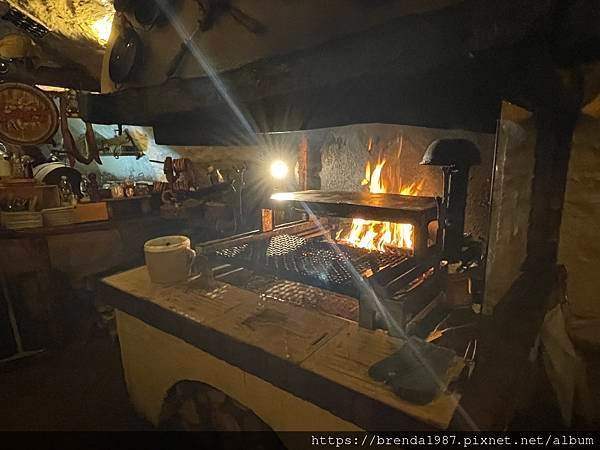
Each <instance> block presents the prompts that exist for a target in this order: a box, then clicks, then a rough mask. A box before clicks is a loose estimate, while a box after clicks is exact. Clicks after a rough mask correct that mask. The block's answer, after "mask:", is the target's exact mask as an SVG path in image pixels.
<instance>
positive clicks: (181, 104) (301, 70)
mask: <svg viewBox="0 0 600 450" xmlns="http://www.w3.org/2000/svg"><path fill="white" fill-rule="evenodd" d="M553 3H554V2H553V1H551V0H504V1H502V2H498V1H496V0H470V1H465V2H463V3H460V4H459V5H457V6H454V7H449V8H446V9H444V10H441V11H436V12H433V13H428V14H422V15H414V16H406V17H402V18H399V19H396V20H393V21H391V22H389V23H387V24H384V25H381V26H378V27H376V28H374V29H371V30H369V31H367V32H362V33H358V34H354V35H351V36H347V37H344V38H342V39H338V40H335V41H330V42H327V43H325V44H323V45H321V46H318V47H315V48H311V49H308V50H303V51H299V52H295V53H292V54H288V55H285V56H280V57H273V58H268V59H264V60H260V61H257V62H255V63H251V64H248V65H246V66H243V67H241V68H239V69H236V70H231V71H228V72H224V73H222V74H220V75H219V76H220V78H221V80H222V81H223V83H224V85H225V86H226V88H227V90H228V92H229V93H230V94H231V95H232V97H233V98H234V99H235V101H236V102H238V103H239V104H241V105H250V104H252V103H256V102H261V101H264V100H265V99H269V98H272V99H274V98H277V97H286V96H288V95H290V93H302V92H304V93H308V92H317V91H319V90H323V89H328V88H329V89H335V88H336V86H338V85H340V84H343V83H346V82H352V81H353V80H359V79H363V80H364V79H372V80H378V79H382V78H387V79H396V80H397V83H402V80H403V79H414V78H415V77H419V76H421V75H423V74H427V73H430V72H432V71H433V70H435V69H436V68H440V67H444V66H449V65H452V64H453V63H457V62H459V61H464V60H465V59H469V58H471V59H475V58H477V56H478V55H479V54H480V53H483V52H487V51H490V49H493V48H503V47H509V46H511V45H514V44H516V43H517V42H519V41H521V40H522V39H524V38H525V37H526V36H528V35H529V34H535V33H537V32H541V30H540V28H543V27H545V26H546V25H547V23H546V21H545V20H544V19H545V18H547V17H548V16H549V15H550V12H551V10H552V5H553ZM79 105H80V110H81V113H82V115H83V116H84V118H85V119H86V120H88V121H92V122H95V123H106V124H109V123H114V122H122V123H130V124H139V125H154V124H156V123H158V122H160V121H164V120H165V118H166V117H168V116H169V115H179V114H181V113H186V112H189V113H194V114H199V113H202V112H204V115H205V116H207V117H208V116H210V115H211V110H215V109H219V108H222V107H223V106H224V105H225V102H224V100H223V97H222V96H221V94H220V92H219V91H218V90H217V89H216V88H215V85H214V83H213V82H212V81H211V80H210V79H208V78H207V77H203V78H196V79H186V80H181V79H171V80H168V81H167V82H165V83H164V84H162V85H159V86H152V87H145V88H130V89H126V90H123V91H121V92H118V93H113V94H106V95H98V94H96V95H93V94H82V95H80V97H79Z"/></svg>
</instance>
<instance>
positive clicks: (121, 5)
mask: <svg viewBox="0 0 600 450" xmlns="http://www.w3.org/2000/svg"><path fill="white" fill-rule="evenodd" d="M133 4H134V0H114V2H113V5H114V8H115V11H117V12H128V11H130V10H131V7H132V6H133Z"/></svg>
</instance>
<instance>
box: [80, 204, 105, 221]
mask: <svg viewBox="0 0 600 450" xmlns="http://www.w3.org/2000/svg"><path fill="white" fill-rule="evenodd" d="M101 220H108V208H107V206H106V202H97V203H78V204H77V206H76V207H75V222H76V223H84V222H97V221H101Z"/></svg>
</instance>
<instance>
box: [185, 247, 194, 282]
mask: <svg viewBox="0 0 600 450" xmlns="http://www.w3.org/2000/svg"><path fill="white" fill-rule="evenodd" d="M185 251H186V252H187V255H188V275H190V274H191V273H192V269H193V267H194V261H196V250H194V249H191V248H186V249H185Z"/></svg>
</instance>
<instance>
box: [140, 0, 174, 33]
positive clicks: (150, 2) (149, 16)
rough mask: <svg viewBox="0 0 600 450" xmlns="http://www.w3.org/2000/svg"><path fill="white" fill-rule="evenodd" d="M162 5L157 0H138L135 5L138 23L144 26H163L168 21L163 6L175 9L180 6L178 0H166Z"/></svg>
mask: <svg viewBox="0 0 600 450" xmlns="http://www.w3.org/2000/svg"><path fill="white" fill-rule="evenodd" d="M161 3H162V4H163V5H164V6H161V5H160V4H159V2H157V1H156V0H137V1H136V2H135V4H134V6H133V15H134V16H135V20H136V22H137V23H139V24H140V25H142V26H144V27H151V26H154V25H157V26H162V25H165V24H166V23H167V22H168V15H167V14H165V11H164V10H163V8H169V9H172V10H173V11H174V10H175V9H176V8H177V7H178V6H179V1H178V0H164V1H163V2H161Z"/></svg>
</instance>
